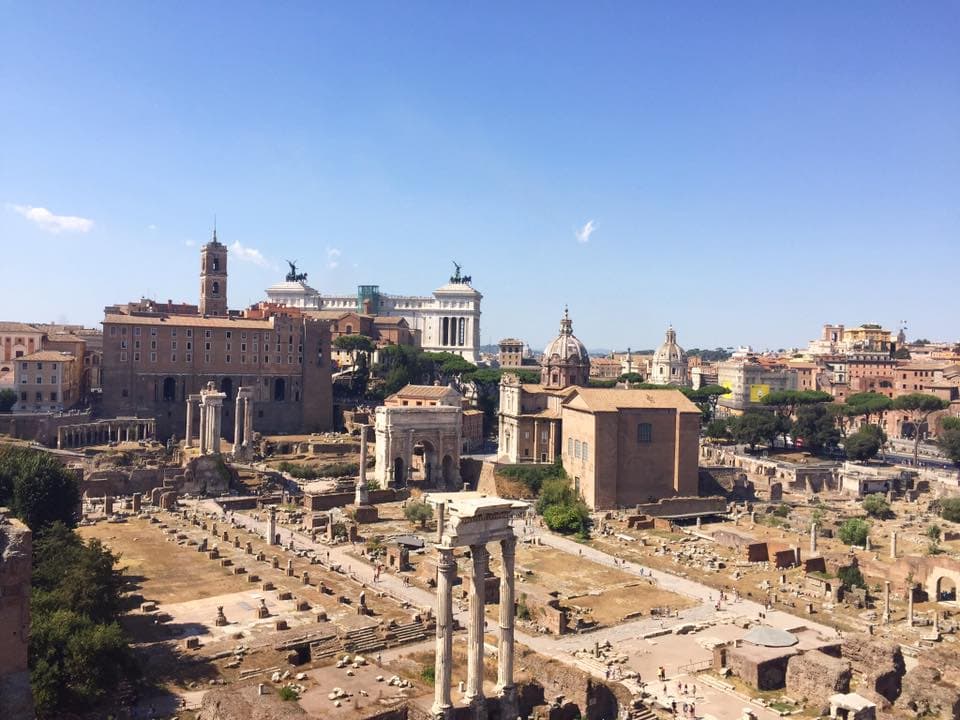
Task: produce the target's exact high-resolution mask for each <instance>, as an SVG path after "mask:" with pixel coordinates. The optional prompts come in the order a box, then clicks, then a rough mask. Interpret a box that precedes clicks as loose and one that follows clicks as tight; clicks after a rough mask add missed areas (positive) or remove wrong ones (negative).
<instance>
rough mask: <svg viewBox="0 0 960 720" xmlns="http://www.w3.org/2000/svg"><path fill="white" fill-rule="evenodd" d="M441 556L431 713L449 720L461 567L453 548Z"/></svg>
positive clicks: (440, 549)
mask: <svg viewBox="0 0 960 720" xmlns="http://www.w3.org/2000/svg"><path fill="white" fill-rule="evenodd" d="M437 554H438V558H437V650H436V656H435V658H434V668H435V677H434V686H433V707H432V708H431V713H432V715H433V717H434V718H436V719H437V720H445V719H446V718H448V717H449V715H450V709H451V708H452V707H453V705H452V703H451V702H450V678H451V671H452V669H453V581H454V579H455V578H456V575H457V563H456V561H455V560H454V559H453V549H452V548H445V547H438V548H437ZM481 647H482V645H481Z"/></svg>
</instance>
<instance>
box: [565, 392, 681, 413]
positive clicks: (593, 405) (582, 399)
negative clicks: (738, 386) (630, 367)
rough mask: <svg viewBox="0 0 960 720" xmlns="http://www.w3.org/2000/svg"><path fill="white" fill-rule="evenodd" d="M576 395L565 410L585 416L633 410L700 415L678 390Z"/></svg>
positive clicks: (566, 404) (581, 393)
mask: <svg viewBox="0 0 960 720" xmlns="http://www.w3.org/2000/svg"><path fill="white" fill-rule="evenodd" d="M574 390H575V391H576V394H575V395H574V396H572V397H571V398H570V399H568V400H567V401H566V403H565V407H570V408H574V409H579V410H587V411H588V412H616V411H618V410H628V409H633V408H652V409H673V410H677V411H678V412H681V413H697V414H699V413H700V408H698V407H697V406H696V405H694V404H693V403H692V402H691V401H690V400H689V399H687V397H686V396H685V395H684V394H683V393H681V392H680V391H679V390H677V389H673V388H668V387H664V389H663V390H627V389H619V388H613V389H607V388H582V387H578V388H574Z"/></svg>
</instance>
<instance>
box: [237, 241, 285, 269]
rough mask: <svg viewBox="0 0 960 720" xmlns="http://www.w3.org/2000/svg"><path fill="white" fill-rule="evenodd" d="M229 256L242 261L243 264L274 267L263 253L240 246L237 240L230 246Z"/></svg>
mask: <svg viewBox="0 0 960 720" xmlns="http://www.w3.org/2000/svg"><path fill="white" fill-rule="evenodd" d="M230 254H231V256H232V257H235V258H237V259H238V260H242V261H243V262H248V263H252V264H253V265H258V266H259V267H264V268H270V267H274V265H273V263H271V262H270V261H269V260H267V259H266V258H265V257H264V256H263V253H262V252H260V251H259V250H257V249H256V248H252V247H245V246H243V245H241V244H240V241H239V240H237V241H236V242H234V243H233V245H231V246H230Z"/></svg>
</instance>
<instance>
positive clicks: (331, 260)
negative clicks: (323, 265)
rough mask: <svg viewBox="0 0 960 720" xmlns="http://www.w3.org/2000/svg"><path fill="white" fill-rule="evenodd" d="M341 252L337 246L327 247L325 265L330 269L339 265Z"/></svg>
mask: <svg viewBox="0 0 960 720" xmlns="http://www.w3.org/2000/svg"><path fill="white" fill-rule="evenodd" d="M342 254H343V253H341V252H340V250H338V249H337V248H327V267H328V268H330V269H331V270H334V269H336V268H338V267H340V256H341V255H342Z"/></svg>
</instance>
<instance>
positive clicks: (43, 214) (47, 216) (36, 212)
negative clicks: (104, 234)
mask: <svg viewBox="0 0 960 720" xmlns="http://www.w3.org/2000/svg"><path fill="white" fill-rule="evenodd" d="M8 207H9V208H10V209H11V210H13V211H14V212H15V213H18V214H20V215H22V216H23V217H25V218H26V219H27V220H29V221H30V222H32V223H35V224H36V225H38V226H39V227H40V228H41V229H42V230H46V231H47V232H50V233H53V234H54V235H58V234H60V233H62V232H80V233H85V232H90V230H91V229H93V220H91V219H89V218H85V217H78V216H76V215H54V214H53V213H52V212H50V211H49V210H47V209H46V208H42V207H33V206H32V205H9V206H8Z"/></svg>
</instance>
